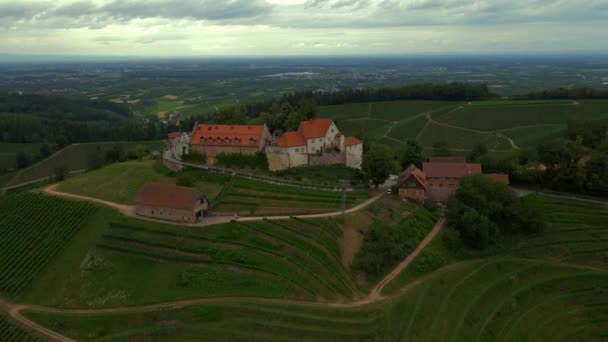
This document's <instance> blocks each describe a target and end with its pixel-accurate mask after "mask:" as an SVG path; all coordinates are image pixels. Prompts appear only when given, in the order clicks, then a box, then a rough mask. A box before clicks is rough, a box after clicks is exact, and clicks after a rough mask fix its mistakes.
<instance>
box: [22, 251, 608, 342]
mask: <svg viewBox="0 0 608 342" xmlns="http://www.w3.org/2000/svg"><path fill="white" fill-rule="evenodd" d="M606 289H608V274H606V273H605V272H597V271H593V270H588V269H585V268H577V267H569V266H561V265H555V264H551V263H544V262H538V261H533V260H522V259H512V258H492V259H486V260H473V261H469V262H464V263H458V264H454V265H452V266H449V267H448V268H445V269H443V270H440V271H438V272H436V273H434V274H432V275H431V276H430V277H427V278H425V279H424V280H423V281H422V282H419V283H417V284H416V285H415V286H413V287H411V288H410V289H409V291H408V292H407V293H406V294H405V295H403V296H402V297H400V298H399V299H397V300H394V301H391V302H388V303H384V304H383V305H379V304H378V305H368V306H354V307H349V306H348V305H345V306H344V307H339V305H338V306H337V307H317V306H316V305H314V304H305V303H303V304H295V303H287V302H276V301H275V302H270V301H268V302H266V301H263V300H253V299H242V300H238V299H233V300H217V301H214V300H213V299H211V300H208V304H194V305H192V306H188V307H185V308H180V309H171V308H167V309H165V310H162V311H157V312H143V311H142V312H139V313H136V312H126V311H127V310H128V309H125V310H124V311H123V310H118V311H117V312H115V313H112V314H108V313H105V314H103V315H95V314H93V313H91V314H87V315H72V314H69V313H62V314H52V313H46V312H37V311H30V312H28V313H27V314H26V315H27V316H28V317H30V318H32V319H34V320H35V321H37V322H40V323H42V324H44V325H45V326H48V327H50V328H52V329H55V330H57V331H59V332H61V333H62V334H65V335H67V336H70V337H72V338H77V339H79V340H94V339H99V338H104V339H108V340H113V339H116V338H119V337H120V338H126V337H133V338H134V337H136V336H139V337H141V336H146V337H147V338H151V339H155V340H156V339H164V338H167V337H169V336H173V338H175V337H176V336H179V338H181V339H192V338H196V337H197V336H203V335H204V336H205V338H206V340H208V341H226V340H231V341H251V340H273V341H275V340H277V341H289V340H293V338H294V336H298V339H299V340H311V341H338V340H348V341H370V340H372V341H375V340H385V341H412V340H431V341H446V340H458V341H496V340H500V341H523V340H533V341H536V340H538V341H544V340H551V341H558V340H564V341H568V340H569V339H572V338H573V336H576V339H577V340H585V341H592V340H602V339H603V338H605V337H606V334H607V333H608V332H607V331H606V329H605V325H606V322H608V306H607V305H606V303H608V291H606ZM169 322H170V323H169ZM556 327H560V328H559V329H558V330H557V331H556Z"/></svg>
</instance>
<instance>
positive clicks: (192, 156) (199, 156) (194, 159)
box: [182, 150, 207, 164]
mask: <svg viewBox="0 0 608 342" xmlns="http://www.w3.org/2000/svg"><path fill="white" fill-rule="evenodd" d="M182 160H183V161H187V162H191V163H200V164H206V163H207V155H206V154H204V153H200V152H198V151H192V150H190V152H189V153H187V154H184V155H182Z"/></svg>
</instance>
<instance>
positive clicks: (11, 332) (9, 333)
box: [0, 312, 45, 342]
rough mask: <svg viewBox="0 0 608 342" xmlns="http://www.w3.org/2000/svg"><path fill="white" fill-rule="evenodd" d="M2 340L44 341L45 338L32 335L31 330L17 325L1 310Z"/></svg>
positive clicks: (0, 334) (0, 329)
mask: <svg viewBox="0 0 608 342" xmlns="http://www.w3.org/2000/svg"><path fill="white" fill-rule="evenodd" d="M0 340H1V341H20V342H42V341H45V339H43V338H41V337H38V336H35V335H32V334H31V333H30V332H28V331H26V330H25V329H22V328H21V327H19V326H17V325H15V324H14V323H13V322H11V321H10V320H9V319H8V318H7V317H5V316H4V315H3V314H2V313H1V312H0Z"/></svg>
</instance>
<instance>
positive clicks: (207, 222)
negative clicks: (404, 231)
mask: <svg viewBox="0 0 608 342" xmlns="http://www.w3.org/2000/svg"><path fill="white" fill-rule="evenodd" d="M60 184H61V183H56V184H52V185H49V186H47V187H44V188H42V191H43V192H45V193H47V194H49V195H53V196H59V197H64V198H69V199H77V200H80V201H86V202H91V203H96V204H101V205H105V206H108V207H110V208H114V209H116V210H118V211H119V212H120V213H122V214H123V215H125V216H130V217H135V218H138V219H142V220H147V221H154V222H161V223H165V224H172V225H176V226H189V227H205V226H212V225H215V224H221V223H228V222H231V221H243V222H249V221H263V220H289V219H291V218H294V217H295V218H301V219H311V218H325V217H336V216H340V215H342V214H350V213H353V212H356V211H359V210H362V209H365V208H366V207H368V206H370V205H371V204H373V203H374V202H376V201H377V200H379V199H380V198H382V197H383V196H384V193H380V194H378V195H376V196H374V197H372V198H370V199H368V200H367V201H365V202H363V203H361V204H359V205H357V206H354V207H352V208H350V209H346V210H345V211H344V213H343V212H342V211H333V212H328V213H320V214H306V215H279V216H247V217H233V216H216V217H214V216H211V217H206V218H205V219H204V220H203V221H202V222H199V223H194V224H187V223H180V222H171V221H162V220H156V219H153V218H149V217H144V216H139V215H137V214H136V213H135V207H134V206H132V205H126V204H120V203H116V202H111V201H106V200H103V199H99V198H95V197H89V196H83V195H76V194H72V193H68V192H63V191H59V190H58V189H57V187H58V186H59V185H60Z"/></svg>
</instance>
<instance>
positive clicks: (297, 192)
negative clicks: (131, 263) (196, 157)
mask: <svg viewBox="0 0 608 342" xmlns="http://www.w3.org/2000/svg"><path fill="white" fill-rule="evenodd" d="M156 163H157V162H155V161H144V162H139V161H131V162H123V163H115V164H111V165H108V166H106V167H103V168H101V169H98V170H94V171H92V172H87V173H83V174H80V175H77V176H74V177H71V178H69V179H67V180H66V181H64V182H62V183H61V184H60V186H59V190H61V191H65V192H69V193H74V194H78V195H84V196H88V197H94V198H100V199H104V200H107V201H111V202H116V203H122V204H133V203H134V202H133V201H134V199H135V195H136V194H137V192H138V191H139V189H140V188H141V186H142V185H143V184H144V183H146V182H149V181H157V182H163V183H175V182H176V181H177V179H179V178H180V174H176V175H173V177H169V176H167V175H166V173H164V171H163V170H162V169H163V168H164V167H163V166H162V165H157V164H156ZM159 168H160V170H159ZM318 171H319V172H322V170H318ZM330 171H331V170H330ZM311 172H314V170H311ZM335 172H337V173H340V170H335ZM182 173H184V174H189V175H191V177H192V178H193V180H194V184H193V186H194V187H197V188H198V189H200V190H201V191H202V192H203V193H204V194H205V195H206V196H207V198H208V199H209V201H210V203H211V208H212V210H213V211H215V212H223V213H228V214H229V215H232V214H234V213H235V212H236V213H239V215H255V214H258V215H262V214H263V215H273V214H277V215H285V214H296V213H318V212H327V211H335V210H339V209H340V208H341V205H342V202H341V201H342V194H341V193H340V192H333V191H319V190H306V189H300V188H293V187H290V186H284V185H273V184H268V183H265V182H261V181H258V180H251V179H247V178H244V177H241V176H235V177H232V176H231V175H227V174H223V173H218V172H213V171H204V170H196V169H188V170H186V171H183V172H182ZM368 198H369V195H368V194H367V192H366V191H353V192H349V193H348V195H347V198H346V202H345V203H346V206H347V208H348V207H351V206H355V205H357V204H359V203H361V202H363V201H364V200H366V199H368Z"/></svg>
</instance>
